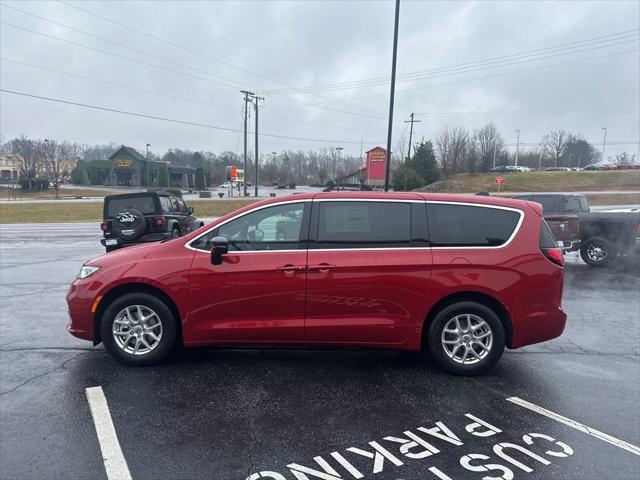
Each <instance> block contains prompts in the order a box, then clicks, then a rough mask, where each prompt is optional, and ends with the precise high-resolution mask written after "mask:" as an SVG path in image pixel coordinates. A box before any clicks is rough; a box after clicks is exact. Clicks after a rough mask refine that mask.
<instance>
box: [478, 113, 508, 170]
mask: <svg viewBox="0 0 640 480" xmlns="http://www.w3.org/2000/svg"><path fill="white" fill-rule="evenodd" d="M473 140H474V143H475V144H476V148H477V154H478V157H479V162H480V165H479V167H480V170H481V171H483V172H487V171H489V169H490V168H491V167H492V166H493V159H494V158H495V159H497V158H498V156H499V155H500V153H501V152H502V149H503V148H504V140H503V139H502V135H500V132H499V131H498V127H496V125H495V123H493V122H492V123H488V124H487V125H485V126H484V127H482V128H481V129H480V130H475V131H474V132H473Z"/></svg>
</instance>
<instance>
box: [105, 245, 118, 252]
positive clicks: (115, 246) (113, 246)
mask: <svg viewBox="0 0 640 480" xmlns="http://www.w3.org/2000/svg"><path fill="white" fill-rule="evenodd" d="M104 248H105V250H106V251H107V253H109V252H113V251H114V250H118V249H119V248H120V247H118V246H117V245H109V246H107V247H104Z"/></svg>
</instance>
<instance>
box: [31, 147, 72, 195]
mask: <svg viewBox="0 0 640 480" xmlns="http://www.w3.org/2000/svg"><path fill="white" fill-rule="evenodd" d="M37 150H38V155H39V157H40V164H41V165H42V167H43V168H44V171H45V172H46V174H47V178H48V179H49V182H50V183H51V184H52V185H53V190H54V191H55V193H56V198H59V195H60V185H61V184H62V180H63V174H64V172H65V171H67V170H68V165H69V162H70V158H69V155H70V154H73V153H74V152H73V151H72V150H73V148H72V145H71V144H69V143H66V142H63V143H58V142H56V141H55V140H47V139H44V140H43V141H39V142H38V144H37Z"/></svg>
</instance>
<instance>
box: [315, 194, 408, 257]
mask: <svg viewBox="0 0 640 480" xmlns="http://www.w3.org/2000/svg"><path fill="white" fill-rule="evenodd" d="M317 205H318V207H317V208H318V232H317V236H316V239H315V242H314V244H313V247H315V248H332V249H335V248H398V247H408V246H410V245H411V204H410V203H403V202H358V201H354V202H346V201H345V202H340V201H337V202H318V204H317ZM314 208H316V207H315V206H314Z"/></svg>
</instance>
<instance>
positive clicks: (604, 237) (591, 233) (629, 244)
mask: <svg viewBox="0 0 640 480" xmlns="http://www.w3.org/2000/svg"><path fill="white" fill-rule="evenodd" d="M580 242H581V246H580V257H582V260H584V262H585V263H586V264H587V265H589V266H590V267H605V266H607V265H609V264H611V262H612V261H614V260H615V259H616V258H618V257H629V256H633V257H635V259H637V258H638V257H640V212H638V211H637V210H636V211H633V210H630V211H626V212H594V213H590V214H585V215H580Z"/></svg>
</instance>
